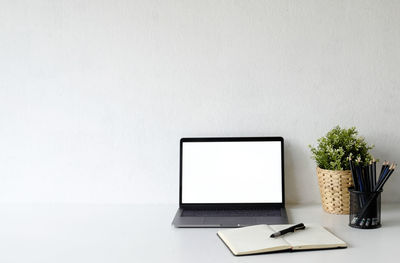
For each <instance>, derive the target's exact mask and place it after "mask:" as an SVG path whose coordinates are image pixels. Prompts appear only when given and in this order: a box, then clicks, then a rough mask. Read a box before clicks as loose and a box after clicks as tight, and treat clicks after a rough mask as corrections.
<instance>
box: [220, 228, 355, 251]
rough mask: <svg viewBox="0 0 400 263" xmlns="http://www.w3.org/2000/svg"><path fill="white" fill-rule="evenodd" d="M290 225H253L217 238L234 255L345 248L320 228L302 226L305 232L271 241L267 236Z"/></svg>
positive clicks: (344, 244)
mask: <svg viewBox="0 0 400 263" xmlns="http://www.w3.org/2000/svg"><path fill="white" fill-rule="evenodd" d="M290 226H292V225H255V226H248V227H242V228H235V229H228V230H220V231H218V233H217V234H218V236H219V237H220V238H221V239H222V241H223V242H224V243H225V244H226V246H227V247H228V248H229V249H230V250H231V251H232V253H233V254H234V255H235V256H240V255H249V254H258V253H267V252H276V251H287V250H310V249H326V248H345V247H347V245H346V243H345V242H344V241H343V240H340V239H339V238H337V237H336V236H334V235H333V234H332V233H330V232H329V231H328V230H326V229H325V228H323V227H322V226H320V225H315V224H305V226H306V229H304V230H298V231H296V232H294V233H288V234H286V235H283V236H280V237H277V238H270V235H271V234H273V233H275V232H277V231H280V230H282V229H285V228H287V227H290Z"/></svg>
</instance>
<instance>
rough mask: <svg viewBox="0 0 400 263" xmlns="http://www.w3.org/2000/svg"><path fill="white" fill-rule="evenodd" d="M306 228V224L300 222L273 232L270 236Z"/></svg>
mask: <svg viewBox="0 0 400 263" xmlns="http://www.w3.org/2000/svg"><path fill="white" fill-rule="evenodd" d="M305 228H306V227H305V226H304V224H303V223H300V224H297V225H294V226H291V227H289V228H286V229H283V230H281V231H278V232H276V233H273V234H272V235H271V236H270V237H279V236H282V235H284V234H287V233H289V232H294V231H297V230H302V229H305Z"/></svg>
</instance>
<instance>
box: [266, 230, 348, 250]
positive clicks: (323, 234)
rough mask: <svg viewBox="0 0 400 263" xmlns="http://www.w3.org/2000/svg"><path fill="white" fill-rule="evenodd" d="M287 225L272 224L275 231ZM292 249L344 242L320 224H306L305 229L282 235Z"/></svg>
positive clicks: (337, 244)
mask: <svg viewBox="0 0 400 263" xmlns="http://www.w3.org/2000/svg"><path fill="white" fill-rule="evenodd" d="M287 227H288V226H287V225H272V226H271V228H272V229H274V230H275V231H279V230H282V229H284V228H287ZM282 237H283V238H284V239H285V240H286V241H287V242H288V243H289V244H290V245H291V246H292V247H293V249H294V250H296V249H298V250H299V249H311V248H314V249H315V248H331V247H346V243H345V242H343V240H340V239H339V238H337V237H336V236H335V235H333V234H332V233H331V232H329V231H328V230H326V229H325V228H324V227H322V226H320V225H314V224H306V229H304V230H298V231H296V232H294V233H288V234H286V235H284V236H282Z"/></svg>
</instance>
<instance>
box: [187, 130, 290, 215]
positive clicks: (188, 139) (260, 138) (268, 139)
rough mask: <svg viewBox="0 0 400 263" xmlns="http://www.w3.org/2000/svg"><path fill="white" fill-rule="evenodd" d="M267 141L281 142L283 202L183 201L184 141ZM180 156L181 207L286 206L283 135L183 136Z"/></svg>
mask: <svg viewBox="0 0 400 263" xmlns="http://www.w3.org/2000/svg"><path fill="white" fill-rule="evenodd" d="M257 141H259V142H265V141H274V142H280V143H281V167H282V169H281V179H282V180H281V182H282V183H281V184H282V185H281V187H282V202H281V203H182V155H183V143H185V142H257ZM179 152H180V154H179V155H180V156H179V207H180V208H186V209H195V208H198V209H213V208H219V209H228V208H232V209H245V208H285V183H284V179H285V178H284V177H285V176H284V175H285V172H284V139H283V137H279V136H274V137H201V138H195V137H192V138H181V139H180V150H179Z"/></svg>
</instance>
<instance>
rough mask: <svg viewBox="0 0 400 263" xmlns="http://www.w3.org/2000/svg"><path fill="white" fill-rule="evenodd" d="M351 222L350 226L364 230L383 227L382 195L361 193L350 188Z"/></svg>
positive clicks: (379, 192) (378, 193)
mask: <svg viewBox="0 0 400 263" xmlns="http://www.w3.org/2000/svg"><path fill="white" fill-rule="evenodd" d="M349 192H350V219H349V220H350V222H349V226H351V227H355V228H363V229H373V228H378V227H381V193H382V190H379V191H376V192H360V191H356V190H354V188H349Z"/></svg>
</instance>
